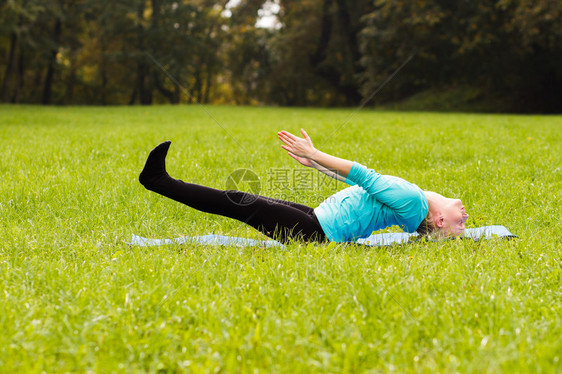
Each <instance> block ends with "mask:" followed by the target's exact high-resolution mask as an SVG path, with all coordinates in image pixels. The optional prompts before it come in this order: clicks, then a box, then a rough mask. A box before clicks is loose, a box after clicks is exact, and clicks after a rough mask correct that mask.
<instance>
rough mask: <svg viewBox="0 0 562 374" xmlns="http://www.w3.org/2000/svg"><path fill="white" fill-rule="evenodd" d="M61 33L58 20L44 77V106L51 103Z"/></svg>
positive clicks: (60, 25) (58, 20) (60, 23)
mask: <svg viewBox="0 0 562 374" xmlns="http://www.w3.org/2000/svg"><path fill="white" fill-rule="evenodd" d="M61 32H62V22H61V20H60V19H59V18H57V19H56V21H55V29H54V34H53V42H54V47H53V49H52V50H51V56H50V57H49V67H48V68H47V76H46V77H45V86H44V87H43V98H42V100H41V103H42V104H44V105H47V104H50V103H51V97H52V88H53V77H54V74H55V63H56V60H57V52H58V49H59V40H60V35H61Z"/></svg>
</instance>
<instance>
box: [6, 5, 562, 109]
mask: <svg viewBox="0 0 562 374" xmlns="http://www.w3.org/2000/svg"><path fill="white" fill-rule="evenodd" d="M267 7H268V8H270V9H272V8H275V9H276V11H277V22H276V23H275V24H274V25H272V27H270V28H263V27H258V26H257V25H256V24H257V23H258V21H259V19H260V14H263V12H264V8H267ZM561 16H562V2H561V1H559V0H533V1H531V0H492V1H484V0H478V1H459V2H454V1H453V2H451V1H446V0H410V1H407V0H238V1H235V0H220V1H210V0H121V1H118V2H116V1H111V0H74V1H66V0H42V1H39V0H1V1H0V50H1V51H2V53H1V54H0V68H1V70H0V73H1V74H2V76H1V77H0V78H1V79H2V80H1V88H0V89H1V92H0V99H1V100H2V101H3V102H24V103H43V104H102V105H106V104H135V103H138V104H143V105H147V104H152V103H164V102H168V103H180V102H202V103H208V102H209V103H235V104H260V103H265V104H276V105H357V104H358V103H359V102H361V100H362V99H364V98H367V97H369V96H370V95H371V93H373V92H375V90H376V89H377V88H378V87H380V85H381V83H382V82H383V81H384V80H385V79H386V78H387V77H389V75H390V74H391V73H392V72H393V71H394V70H395V69H396V68H397V67H398V66H399V65H400V64H402V63H403V62H404V61H406V60H407V58H408V57H409V56H411V55H415V57H414V58H413V59H412V60H411V62H409V63H408V65H407V66H406V67H405V68H404V69H403V70H402V71H401V72H400V74H398V75H397V76H396V77H395V78H394V79H392V81H391V82H390V83H389V84H388V85H387V86H386V87H385V89H384V90H383V91H382V92H381V93H380V94H379V95H377V96H376V98H375V100H376V102H379V103H382V102H388V101H394V100H400V99H403V98H406V97H408V96H410V95H413V94H415V93H417V92H421V91H424V90H428V89H444V88H447V87H455V86H473V87H474V86H476V87H478V89H479V90H480V91H481V92H482V93H483V94H485V95H489V96H493V97H496V98H500V100H501V101H502V102H503V103H505V106H504V107H506V108H511V109H513V110H519V111H539V112H559V111H560V110H561V108H560V107H561V103H562V92H561V87H562V21H560V20H561V19H562V17H561Z"/></svg>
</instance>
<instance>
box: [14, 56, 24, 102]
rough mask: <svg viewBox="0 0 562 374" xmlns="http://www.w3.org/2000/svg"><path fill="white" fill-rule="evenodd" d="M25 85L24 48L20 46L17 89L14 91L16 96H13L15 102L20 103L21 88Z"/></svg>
mask: <svg viewBox="0 0 562 374" xmlns="http://www.w3.org/2000/svg"><path fill="white" fill-rule="evenodd" d="M22 87H23V50H22V49H21V48H20V53H19V57H18V70H17V74H16V90H15V92H14V97H13V98H12V102H13V103H16V104H17V103H19V102H20V97H21V89H22Z"/></svg>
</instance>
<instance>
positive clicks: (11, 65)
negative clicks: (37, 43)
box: [2, 32, 19, 102]
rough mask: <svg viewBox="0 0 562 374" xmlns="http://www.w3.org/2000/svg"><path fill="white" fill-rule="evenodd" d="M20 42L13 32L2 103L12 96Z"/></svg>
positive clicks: (3, 85)
mask: <svg viewBox="0 0 562 374" xmlns="http://www.w3.org/2000/svg"><path fill="white" fill-rule="evenodd" d="M18 42H19V38H18V35H17V34H16V33H15V32H13V33H12V35H10V52H9V54H8V61H7V63H6V71H5V72H4V79H3V82H2V101H4V102H8V100H9V96H10V92H9V91H10V81H11V80H12V72H13V70H14V66H15V64H16V49H17V46H18Z"/></svg>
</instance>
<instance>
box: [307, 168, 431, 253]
mask: <svg viewBox="0 0 562 374" xmlns="http://www.w3.org/2000/svg"><path fill="white" fill-rule="evenodd" d="M345 183H347V184H350V185H352V187H348V188H346V189H344V190H342V191H339V192H338V193H336V194H335V195H332V196H330V197H329V198H327V199H326V200H325V201H323V202H322V203H321V204H320V205H319V206H318V207H317V208H316V209H314V213H315V214H316V217H318V221H319V222H320V226H322V229H323V230H324V233H325V234H326V236H327V237H328V239H329V240H330V241H334V242H348V241H355V240H356V239H359V238H366V237H368V236H369V235H371V234H372V232H373V231H376V230H380V229H384V228H386V227H389V226H393V225H398V226H400V227H401V228H402V230H404V231H406V232H415V231H416V230H417V228H418V227H419V225H420V224H421V223H422V221H423V220H424V219H425V217H426V216H427V211H428V203H427V198H426V197H425V194H424V193H423V191H422V190H421V189H420V188H419V187H418V186H416V185H415V184H412V183H410V182H407V181H405V180H404V179H401V178H397V177H393V176H390V175H381V174H379V173H377V172H376V171H374V170H372V169H367V168H366V167H365V166H363V165H361V164H359V163H357V162H354V163H353V166H352V167H351V170H350V171H349V174H348V176H347V179H346V180H345Z"/></svg>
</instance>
